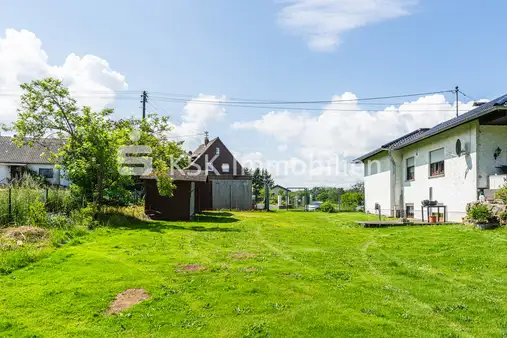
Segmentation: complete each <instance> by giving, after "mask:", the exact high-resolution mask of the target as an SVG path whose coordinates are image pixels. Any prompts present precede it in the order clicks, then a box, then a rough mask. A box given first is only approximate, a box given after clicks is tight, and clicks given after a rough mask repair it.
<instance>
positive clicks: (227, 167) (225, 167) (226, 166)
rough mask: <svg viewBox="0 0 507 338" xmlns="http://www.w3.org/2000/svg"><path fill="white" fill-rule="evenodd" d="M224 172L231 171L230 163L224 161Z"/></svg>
mask: <svg viewBox="0 0 507 338" xmlns="http://www.w3.org/2000/svg"><path fill="white" fill-rule="evenodd" d="M222 172H224V173H228V172H229V163H222Z"/></svg>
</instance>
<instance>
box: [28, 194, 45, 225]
mask: <svg viewBox="0 0 507 338" xmlns="http://www.w3.org/2000/svg"><path fill="white" fill-rule="evenodd" d="M47 221H48V215H47V213H46V207H45V206H44V203H42V202H41V201H39V200H35V201H34V202H33V203H32V204H30V206H29V207H28V225H32V226H40V227H43V226H45V225H47V223H48V222H47Z"/></svg>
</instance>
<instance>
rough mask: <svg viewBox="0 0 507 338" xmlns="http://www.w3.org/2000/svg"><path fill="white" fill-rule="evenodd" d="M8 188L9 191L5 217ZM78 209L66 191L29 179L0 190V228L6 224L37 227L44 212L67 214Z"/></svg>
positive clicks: (28, 177) (75, 202) (45, 215)
mask: <svg viewBox="0 0 507 338" xmlns="http://www.w3.org/2000/svg"><path fill="white" fill-rule="evenodd" d="M9 189H10V191H11V197H10V204H11V213H10V214H9ZM78 207H79V202H78V201H76V199H75V198H73V196H72V194H71V193H70V191H69V190H68V189H58V188H53V187H44V186H41V184H40V183H39V182H38V181H37V180H35V179H33V178H32V177H31V176H25V177H24V178H23V180H22V181H21V182H17V183H15V184H11V185H9V186H5V187H3V188H1V189H0V227H5V226H7V225H14V226H23V225H39V226H44V225H45V224H34V223H35V222H37V221H40V222H42V223H44V219H45V218H47V213H60V214H69V213H70V212H71V211H72V210H74V209H76V208H78Z"/></svg>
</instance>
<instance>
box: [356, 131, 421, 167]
mask: <svg viewBox="0 0 507 338" xmlns="http://www.w3.org/2000/svg"><path fill="white" fill-rule="evenodd" d="M428 130H429V129H428V128H421V129H417V130H415V131H413V132H410V133H408V134H406V135H403V136H402V137H399V138H397V139H395V140H393V141H391V142H389V143H386V144H384V145H383V146H381V147H380V148H377V149H375V150H373V151H370V152H369V153H367V154H364V155H363V156H361V157H358V158H356V159H355V160H354V161H353V162H354V163H359V162H362V161H364V160H366V159H367V158H370V157H372V156H374V155H377V154H380V153H381V152H383V151H385V150H386V149H393V148H396V147H398V146H399V145H400V144H403V143H404V142H408V141H410V140H412V139H415V138H417V137H420V136H421V135H423V134H425V133H426V132H427V131H428Z"/></svg>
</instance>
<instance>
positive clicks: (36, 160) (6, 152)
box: [0, 136, 70, 187]
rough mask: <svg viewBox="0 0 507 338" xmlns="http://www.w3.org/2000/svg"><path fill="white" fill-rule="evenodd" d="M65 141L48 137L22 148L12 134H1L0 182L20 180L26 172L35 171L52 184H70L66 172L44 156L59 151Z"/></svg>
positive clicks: (6, 182)
mask: <svg viewBox="0 0 507 338" xmlns="http://www.w3.org/2000/svg"><path fill="white" fill-rule="evenodd" d="M63 143H64V140H62V139H58V138H47V139H44V141H43V143H35V144H34V145H33V146H31V147H29V146H24V147H21V148H20V147H18V146H17V145H16V144H14V143H13V142H12V138H11V137H10V136H0V184H8V183H9V182H11V181H15V180H20V179H21V178H22V177H23V175H25V174H30V173H35V174H37V175H40V176H44V177H45V178H46V180H47V181H48V183H50V184H52V185H55V186H65V187H67V186H69V185H70V182H69V181H67V179H66V178H65V175H64V172H63V171H62V170H61V169H57V168H55V165H54V164H52V163H50V162H49V161H48V160H47V159H46V158H45V157H44V154H46V155H49V153H50V152H57V151H58V149H59V148H60V147H61V146H62V145H63Z"/></svg>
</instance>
